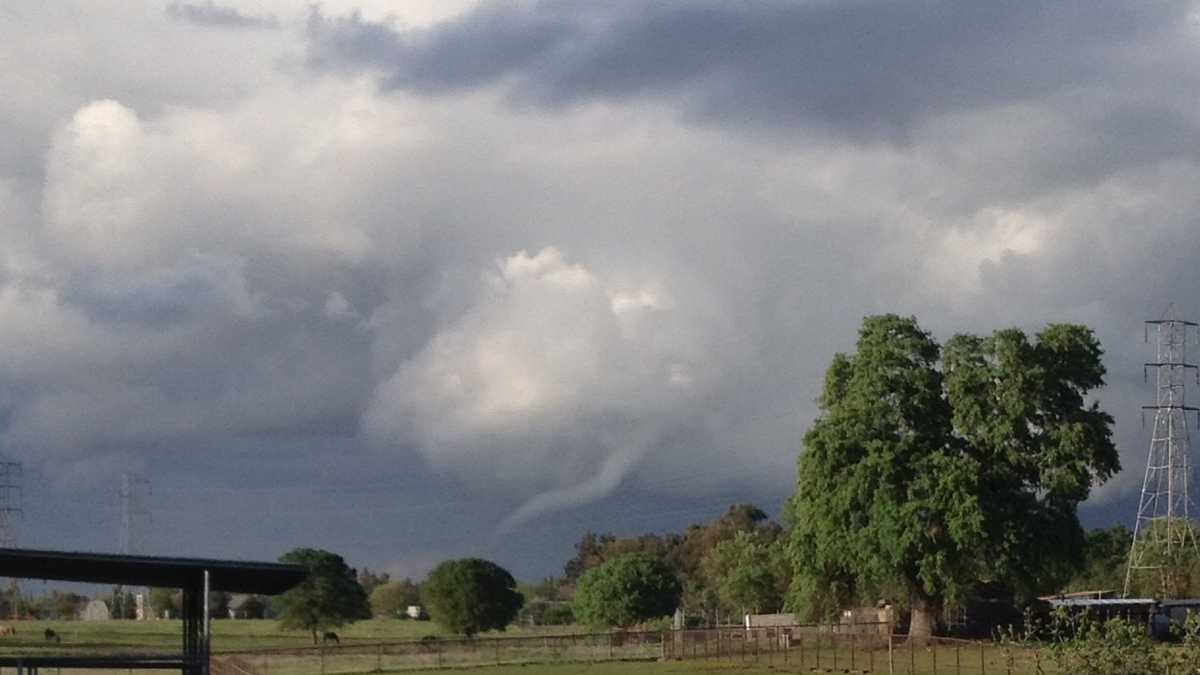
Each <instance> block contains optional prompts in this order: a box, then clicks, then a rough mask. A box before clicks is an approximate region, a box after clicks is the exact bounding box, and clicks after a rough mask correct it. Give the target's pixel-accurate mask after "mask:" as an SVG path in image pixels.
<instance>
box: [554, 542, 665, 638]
mask: <svg viewBox="0 0 1200 675" xmlns="http://www.w3.org/2000/svg"><path fill="white" fill-rule="evenodd" d="M681 590H682V589H681V587H680V584H679V579H678V577H676V576H675V573H674V571H672V570H671V568H670V567H669V566H668V565H667V564H666V563H665V562H663V561H662V560H661V559H659V558H657V557H655V556H653V555H649V554H646V553H631V554H628V555H624V556H621V557H619V558H614V559H612V560H609V561H608V562H606V563H604V564H603V565H601V566H599V567H596V568H594V569H591V570H588V571H587V572H585V573H584V575H583V576H582V577H580V578H579V584H578V585H577V587H576V588H575V601H574V604H573V605H572V608H573V609H574V612H575V618H576V619H578V620H579V621H582V622H583V623H585V624H587V625H589V626H596V627H599V626H619V627H622V628H626V627H629V626H632V625H634V624H636V623H638V622H641V621H646V620H648V619H656V618H659V617H662V616H667V615H669V614H671V613H672V612H674V611H675V609H676V608H677V607H678V606H679V596H680V593H681Z"/></svg>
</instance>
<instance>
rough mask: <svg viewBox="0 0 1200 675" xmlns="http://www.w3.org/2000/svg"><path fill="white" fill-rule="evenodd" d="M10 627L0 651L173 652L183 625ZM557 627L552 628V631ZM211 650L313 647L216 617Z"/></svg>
mask: <svg viewBox="0 0 1200 675" xmlns="http://www.w3.org/2000/svg"><path fill="white" fill-rule="evenodd" d="M0 625H7V626H12V627H13V628H14V629H15V630H16V635H0V654H19V653H26V654H28V653H52V652H63V653H72V652H85V651H86V652H104V653H133V652H149V653H159V652H169V651H178V650H179V646H180V640H181V639H182V635H183V626H182V624H181V622H180V621H178V620H169V619H160V620H152V621H17V622H12V621H9V622H0ZM47 628H50V629H51V630H53V631H55V632H56V633H57V634H58V635H60V636H61V637H62V642H61V644H51V643H47V642H46V640H45V637H44V631H45V629H47ZM573 628H574V627H573V626H554V627H532V628H526V627H521V626H511V627H509V628H508V630H507V631H505V632H503V633H501V632H498V631H491V632H488V633H484V634H483V635H481V637H513V636H522V635H549V634H555V633H563V632H570V631H571V630H572V629H573ZM555 629H557V630H555ZM335 630H336V632H337V634H338V637H339V638H340V640H341V644H342V645H354V644H356V643H357V644H365V643H378V642H399V641H403V640H420V639H422V638H425V637H428V636H435V637H452V636H451V635H450V634H448V633H447V632H446V631H444V630H442V629H441V628H440V627H439V626H438V625H437V624H436V623H434V622H432V621H401V620H397V619H370V620H366V621H358V622H355V623H353V624H351V625H348V626H343V627H342V628H338V629H335ZM212 632H213V637H212V650H213V653H223V652H242V651H253V650H260V649H283V648H302V647H311V646H312V636H311V635H309V634H308V633H307V632H304V631H294V630H284V629H282V628H280V627H279V624H278V622H276V621H274V620H270V619H265V620H250V619H238V620H233V619H217V620H215V621H213V622H212Z"/></svg>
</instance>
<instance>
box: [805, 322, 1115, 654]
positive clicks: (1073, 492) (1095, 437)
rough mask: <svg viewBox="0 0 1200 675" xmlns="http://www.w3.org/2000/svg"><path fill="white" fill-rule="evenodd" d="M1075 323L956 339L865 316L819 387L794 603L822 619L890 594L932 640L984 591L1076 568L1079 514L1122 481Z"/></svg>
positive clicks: (1092, 352) (1048, 581)
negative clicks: (854, 340) (959, 606)
mask: <svg viewBox="0 0 1200 675" xmlns="http://www.w3.org/2000/svg"><path fill="white" fill-rule="evenodd" d="M1101 354H1102V352H1101V349H1100V345H1099V343H1098V341H1097V340H1096V338H1095V337H1094V336H1093V334H1092V332H1091V331H1090V330H1089V329H1087V328H1086V327H1083V326H1077V325H1052V326H1050V327H1048V328H1046V329H1045V330H1043V331H1042V332H1041V333H1039V334H1038V335H1037V336H1036V338H1035V339H1034V340H1033V341H1030V340H1029V339H1028V338H1027V337H1026V336H1025V334H1024V333H1022V332H1021V331H1019V330H1015V329H1012V330H1002V331H998V332H996V333H994V334H993V335H992V336H990V337H982V338H981V337H975V336H970V335H959V336H956V337H954V338H952V339H951V340H950V341H949V342H948V343H947V344H946V347H945V349H944V350H943V349H942V348H941V347H940V346H939V345H938V343H937V342H936V341H934V340H933V338H932V337H931V336H930V335H929V334H928V333H926V332H925V331H923V330H922V329H921V328H920V326H919V325H918V324H917V322H916V320H915V319H912V318H902V317H899V316H895V315H884V316H874V317H868V318H866V319H865V320H864V321H863V326H862V328H861V330H860V331H859V337H858V344H857V351H856V353H855V354H853V355H845V354H838V355H836V356H835V357H834V359H833V363H832V364H831V365H830V367H829V370H828V371H827V373H826V376H825V386H824V389H823V391H822V395H821V398H820V400H819V404H820V408H821V415H820V417H818V419H817V420H816V422H814V424H813V426H812V428H811V429H809V431H808V433H807V434H805V437H804V445H805V451H804V453H803V454H802V455H801V456H800V460H799V480H798V484H797V489H796V494H795V496H794V497H793V498H792V500H791V501H790V503H789V519H790V521H791V523H792V526H793V529H792V534H791V542H790V551H791V557H792V561H793V566H794V573H795V577H794V579H793V585H792V591H793V592H792V604H793V606H795V607H797V608H798V609H803V610H806V611H808V612H809V613H810V614H825V613H828V612H830V611H831V610H833V609H836V608H837V607H839V606H841V605H843V604H845V603H847V602H850V601H852V600H855V599H868V598H870V596H871V595H875V596H876V597H877V596H879V595H889V596H894V597H898V599H900V600H902V601H906V602H907V603H908V604H909V605H910V607H911V609H912V621H911V629H910V630H911V633H912V634H913V635H918V636H920V635H928V634H930V633H931V632H932V630H933V626H934V624H935V622H936V620H937V618H938V616H939V613H940V610H941V608H942V607H943V606H944V603H945V602H946V601H956V600H961V599H962V597H963V596H964V594H965V593H966V591H967V590H968V589H969V588H970V587H971V585H972V584H973V583H975V582H976V581H979V580H1001V581H1004V582H1006V583H1010V584H1012V585H1013V586H1014V587H1015V588H1017V590H1018V591H1021V592H1022V593H1023V594H1024V595H1029V594H1032V593H1034V592H1036V591H1040V590H1047V589H1053V588H1054V587H1055V586H1056V585H1058V584H1061V583H1063V582H1065V581H1066V580H1067V579H1068V578H1069V577H1070V574H1071V573H1072V572H1073V571H1074V570H1075V569H1077V568H1078V567H1079V565H1080V564H1081V562H1082V561H1081V559H1080V552H1081V551H1082V549H1083V539H1084V536H1083V531H1082V528H1081V527H1080V525H1079V521H1078V519H1077V517H1076V507H1077V505H1078V504H1079V502H1080V501H1082V500H1084V499H1086V498H1087V495H1088V493H1089V490H1090V488H1091V486H1092V485H1093V484H1094V483H1097V482H1101V481H1104V480H1106V479H1107V478H1109V477H1110V476H1111V475H1112V474H1113V473H1115V472H1116V471H1118V470H1119V469H1120V464H1119V460H1118V456H1117V452H1116V449H1115V447H1114V446H1113V443H1112V439H1111V425H1112V418H1111V417H1110V416H1109V415H1107V414H1106V413H1104V412H1103V411H1101V410H1100V409H1099V407H1098V406H1097V404H1095V403H1094V402H1093V403H1090V404H1089V403H1088V402H1087V401H1086V400H1085V397H1086V396H1087V395H1088V393H1089V392H1091V391H1092V390H1094V389H1096V388H1097V387H1099V386H1101V385H1102V384H1103V377H1104V367H1103V365H1102V364H1101V360H1100V358H1101Z"/></svg>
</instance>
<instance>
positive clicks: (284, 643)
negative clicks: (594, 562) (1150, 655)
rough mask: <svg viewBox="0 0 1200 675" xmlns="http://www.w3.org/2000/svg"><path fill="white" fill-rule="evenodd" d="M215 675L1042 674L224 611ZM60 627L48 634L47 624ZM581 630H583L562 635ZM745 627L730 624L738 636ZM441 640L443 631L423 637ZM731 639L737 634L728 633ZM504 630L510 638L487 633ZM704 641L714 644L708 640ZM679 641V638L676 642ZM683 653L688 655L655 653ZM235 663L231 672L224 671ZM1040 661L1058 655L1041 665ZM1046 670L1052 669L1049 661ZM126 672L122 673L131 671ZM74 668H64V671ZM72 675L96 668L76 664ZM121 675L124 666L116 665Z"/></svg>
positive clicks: (127, 640) (31, 634)
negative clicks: (311, 630) (323, 641)
mask: <svg viewBox="0 0 1200 675" xmlns="http://www.w3.org/2000/svg"><path fill="white" fill-rule="evenodd" d="M4 625H11V626H13V627H14V628H15V629H16V634H15V635H0V655H35V654H41V655H50V654H78V655H82V654H120V653H139V654H146V653H169V652H178V650H179V643H180V640H181V631H182V626H181V624H180V622H179V621H167V620H159V621H144V622H135V621H103V622H83V621H21V622H16V623H11V622H10V623H8V624H4ZM212 626H213V641H212V647H213V655H214V673H218V672H229V673H235V674H237V675H352V674H357V673H387V672H409V673H433V672H439V673H447V672H449V673H459V672H461V673H466V672H475V673H480V674H481V675H517V674H520V675H558V674H565V675H610V674H612V675H615V674H616V673H629V674H631V675H659V674H662V675H675V674H682V673H733V672H737V673H746V674H747V675H759V674H763V675H765V674H766V673H787V672H812V671H814V670H816V671H824V672H843V671H850V672H870V673H888V672H889V665H890V666H891V672H893V673H897V674H903V675H938V674H953V675H967V674H971V675H975V674H979V675H986V674H987V673H997V674H1001V673H1003V674H1005V675H1009V674H1011V675H1026V674H1032V673H1034V672H1037V669H1036V666H1035V664H1034V663H1033V662H1032V660H1031V659H1030V656H1031V654H1028V653H1027V654H1025V655H1024V656H1022V655H1014V654H1011V653H1008V652H1005V651H1004V650H1002V649H1000V648H999V647H998V646H996V645H992V644H980V643H964V642H959V641H944V642H940V641H939V643H938V644H936V645H932V644H931V645H927V646H926V647H923V648H917V649H912V647H911V646H910V645H908V644H907V643H901V642H897V643H896V645H895V649H894V653H891V654H889V650H888V648H887V641H886V640H884V641H883V642H882V643H879V642H877V641H872V643H871V644H867V643H866V642H864V640H863V639H862V638H861V637H859V638H852V640H853V641H851V642H846V641H845V638H849V637H850V636H843V638H842V639H839V640H838V641H832V638H833V637H834V636H831V635H828V634H823V635H812V634H808V635H801V634H797V635H796V636H795V637H794V638H793V641H792V644H791V646H790V648H788V649H785V650H780V649H778V647H777V646H776V647H768V646H767V644H766V643H764V644H762V645H760V644H759V643H758V641H750V640H744V639H743V640H737V641H732V642H731V641H728V640H726V641H722V640H719V639H715V638H713V636H712V635H708V637H707V638H705V637H704V635H705V634H704V633H703V632H700V631H697V632H695V633H693V632H690V631H689V636H690V637H687V638H685V639H682V640H678V641H674V640H673V641H671V642H669V643H668V644H663V642H662V639H661V638H662V634H660V633H644V634H640V635H641V636H642V637H640V638H637V639H634V638H633V634H629V635H627V636H626V637H622V638H620V639H619V640H614V639H612V636H610V635H607V634H599V635H591V636H587V635H581V634H578V628H577V627H573V626H567V627H557V628H558V629H557V630H549V629H544V628H536V629H533V628H521V627H511V628H510V629H509V630H507V631H505V632H503V633H495V632H493V633H489V634H486V635H482V636H480V637H481V638H482V639H480V640H475V641H464V640H460V639H455V638H454V636H451V635H447V634H445V632H444V631H442V630H441V629H439V628H438V626H437V624H434V623H432V622H428V621H399V620H394V619H375V620H369V621H360V622H357V623H355V624H352V625H350V626H346V627H343V628H341V629H338V631H337V633H338V636H339V638H340V643H341V644H340V645H337V646H334V645H328V646H322V647H319V648H313V645H312V638H311V635H309V634H308V633H304V632H300V631H288V630H283V629H281V628H280V627H279V626H278V624H277V623H276V622H275V621H272V620H261V621H254V620H228V619H225V620H217V621H214V622H213V624H212ZM47 628H50V629H52V630H53V631H55V632H56V633H57V634H58V635H59V636H61V643H53V642H47V641H46V639H45V637H44V631H45V629H47ZM571 629H575V631H574V632H575V633H576V634H575V635H573V636H566V635H564V632H571ZM736 632H737V631H733V632H730V634H731V635H732V634H733V633H736ZM435 636H436V637H438V638H441V639H438V640H433V641H429V640H425V641H422V639H423V638H430V637H435ZM727 637H728V636H727ZM489 638H502V639H489ZM701 640H707V641H701ZM672 645H675V646H674V647H672ZM668 650H678V651H677V654H678V655H679V656H682V657H683V658H684V660H682V661H674V660H668V661H665V662H660V661H657V660H656V659H657V657H658V656H659V655H660V654H665V653H667V652H668ZM1014 656H1015V657H1016V658H1014ZM222 664H227V666H228V668H227V669H226V670H221V669H220V668H218V666H219V665H222ZM1042 665H1043V666H1046V665H1049V664H1042ZM1047 671H1049V669H1047ZM122 672H124V671H122ZM64 675H65V674H64ZM70 675H97V673H96V671H79V673H77V674H76V673H71V674H70ZM112 675H116V674H115V673H114V674H112Z"/></svg>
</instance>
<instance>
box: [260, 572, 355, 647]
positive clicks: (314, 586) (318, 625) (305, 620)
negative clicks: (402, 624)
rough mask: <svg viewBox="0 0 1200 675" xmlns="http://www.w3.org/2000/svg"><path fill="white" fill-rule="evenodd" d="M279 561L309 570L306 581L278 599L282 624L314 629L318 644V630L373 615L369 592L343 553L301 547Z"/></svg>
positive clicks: (313, 633)
mask: <svg viewBox="0 0 1200 675" xmlns="http://www.w3.org/2000/svg"><path fill="white" fill-rule="evenodd" d="M279 561H280V562H285V563H292V564H295V565H301V566H303V567H304V568H306V569H307V570H308V578H306V579H305V580H304V582H303V583H301V584H300V585H299V586H296V587H295V588H293V589H292V590H290V591H288V592H287V593H284V594H283V595H281V596H279V598H278V599H276V601H275V602H276V611H277V612H278V614H279V625H280V626H282V627H284V628H293V629H302V630H308V631H311V632H312V639H313V644H316V643H317V632H318V631H323V630H325V629H327V628H334V627H337V626H342V625H345V624H347V623H351V622H353V621H356V620H358V619H368V618H370V617H371V608H370V606H369V605H368V604H367V594H366V593H364V592H363V589H362V586H360V585H359V583H358V579H357V578H356V576H355V574H354V569H352V568H351V567H350V566H348V565H347V564H346V561H345V560H343V559H342V556H340V555H337V554H335V553H330V552H329V551H323V550H320V549H312V548H298V549H293V550H292V551H289V552H287V553H286V554H284V555H283V556H282V557H281V558H280V559H279Z"/></svg>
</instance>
